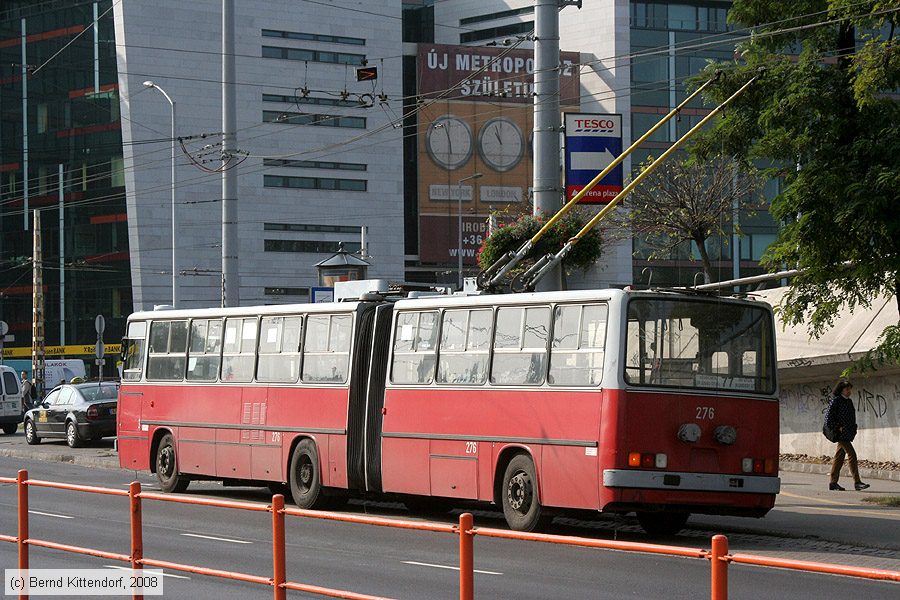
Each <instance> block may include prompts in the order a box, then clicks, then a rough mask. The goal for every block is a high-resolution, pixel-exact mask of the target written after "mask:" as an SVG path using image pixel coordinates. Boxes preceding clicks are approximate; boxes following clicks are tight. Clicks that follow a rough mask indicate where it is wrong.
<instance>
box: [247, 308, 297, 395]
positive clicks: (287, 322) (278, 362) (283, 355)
mask: <svg viewBox="0 0 900 600" xmlns="http://www.w3.org/2000/svg"><path fill="white" fill-rule="evenodd" d="M302 323H303V319H302V318H301V317H299V316H298V317H263V319H262V323H261V325H260V336H259V363H258V364H257V366H256V380H257V381H268V382H282V383H295V382H296V381H297V377H298V376H299V375H300V332H301V325H302Z"/></svg>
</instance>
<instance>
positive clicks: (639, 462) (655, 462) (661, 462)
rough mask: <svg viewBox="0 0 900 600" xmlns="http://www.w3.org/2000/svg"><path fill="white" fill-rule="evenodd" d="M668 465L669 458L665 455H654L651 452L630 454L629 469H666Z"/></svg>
mask: <svg viewBox="0 0 900 600" xmlns="http://www.w3.org/2000/svg"><path fill="white" fill-rule="evenodd" d="M668 464H669V457H668V456H667V455H665V454H653V453H651V452H644V453H641V452H630V453H629V454H628V466H629V467H641V468H644V469H652V468H657V469H665V468H666V467H667V466H668Z"/></svg>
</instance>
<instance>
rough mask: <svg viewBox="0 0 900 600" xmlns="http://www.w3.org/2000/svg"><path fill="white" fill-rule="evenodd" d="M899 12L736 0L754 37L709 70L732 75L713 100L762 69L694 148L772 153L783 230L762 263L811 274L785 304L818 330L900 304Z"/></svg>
mask: <svg viewBox="0 0 900 600" xmlns="http://www.w3.org/2000/svg"><path fill="white" fill-rule="evenodd" d="M898 18H900V7H898V5H897V2H896V0H894V1H891V2H889V1H875V0H872V1H868V2H860V1H859V0H799V1H797V2H781V1H778V0H736V1H735V2H734V4H733V7H732V10H731V12H730V13H729V21H730V22H731V23H732V24H733V25H734V26H735V27H738V28H743V27H748V28H751V30H752V32H753V35H752V36H751V38H750V40H749V41H747V42H745V43H743V44H742V45H741V46H740V47H739V48H738V56H740V57H741V58H740V60H739V61H738V62H737V64H727V65H724V64H719V65H712V66H711V67H710V68H711V69H712V68H716V67H718V68H727V69H728V72H729V74H730V75H729V77H728V78H727V80H726V81H725V83H724V84H723V85H720V86H719V87H717V88H715V89H713V91H712V92H711V93H710V94H709V99H710V100H712V101H715V102H721V101H722V100H723V99H724V98H725V97H727V95H728V94H730V93H731V92H733V90H734V89H736V88H737V87H738V86H739V85H740V84H741V83H742V82H744V81H746V80H747V79H748V78H749V77H751V76H752V75H753V74H756V73H758V72H760V71H759V70H760V68H764V71H763V72H762V75H761V77H760V79H759V81H758V82H756V83H755V84H754V85H753V86H751V88H750V90H748V92H747V93H746V94H744V95H743V96H741V97H740V98H739V99H738V100H737V101H736V102H735V103H734V104H733V106H732V107H731V108H729V109H728V111H727V116H726V118H723V119H720V120H719V121H718V122H717V123H716V125H715V126H714V127H713V128H712V129H711V130H710V131H708V132H707V133H706V134H705V135H704V136H702V137H701V138H700V140H699V141H698V143H697V144H695V146H694V152H695V153H696V154H697V155H698V156H704V155H710V154H716V153H726V154H729V155H735V156H738V157H740V158H742V159H747V160H772V161H773V163H771V164H773V166H772V168H770V169H769V170H768V174H769V175H770V176H773V177H780V178H781V179H782V181H783V184H784V185H783V187H782V192H781V194H780V195H778V196H777V197H776V198H775V199H774V200H773V202H772V207H771V211H772V214H773V216H774V217H775V218H777V219H778V220H780V221H781V222H782V227H781V229H780V231H779V235H778V238H777V240H776V241H775V243H773V244H772V245H771V246H770V247H769V249H768V251H767V252H766V254H765V255H764V257H763V262H764V264H765V265H766V266H767V267H768V268H769V269H770V270H772V271H775V270H779V269H781V268H784V267H785V266H787V267H788V268H797V269H801V270H802V275H800V276H797V277H795V278H793V279H792V280H791V287H790V290H789V291H788V293H787V294H786V295H785V297H784V300H783V302H782V304H781V306H780V307H779V310H780V314H781V316H782V318H783V319H784V320H785V322H787V323H790V324H796V323H802V322H804V321H806V322H808V324H809V328H810V332H811V333H812V334H814V335H820V334H821V333H822V332H823V331H824V330H825V329H826V328H828V327H831V326H833V325H834V319H835V317H836V316H837V315H838V314H839V311H840V309H841V307H842V306H843V305H845V304H846V305H847V306H848V307H849V308H850V310H853V309H855V308H856V307H857V306H862V307H868V306H870V302H871V300H872V299H874V298H875V297H876V296H878V295H880V294H887V295H888V296H891V295H893V296H894V297H895V298H896V299H897V300H898V306H900V279H898V277H900V210H898V190H900V102H898V96H897V95H896V94H894V93H891V92H892V91H895V90H896V89H897V87H898V86H900V48H898V44H897V39H896V35H895V29H896V26H897V21H898ZM706 76H707V75H705V74H704V75H702V76H700V77H698V81H699V80H700V79H703V78H705V77H706ZM898 321H900V318H898ZM895 333H896V332H895V331H894V330H892V329H890V328H889V329H888V330H886V331H885V332H884V333H883V335H882V337H881V339H880V346H879V347H878V348H876V349H875V350H874V351H873V353H872V354H871V355H870V357H869V358H870V359H871V361H870V366H874V364H876V363H877V362H879V360H886V361H889V362H896V358H897V357H898V356H900V336H898V335H896V334H895Z"/></svg>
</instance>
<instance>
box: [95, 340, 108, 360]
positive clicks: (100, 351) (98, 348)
mask: <svg viewBox="0 0 900 600" xmlns="http://www.w3.org/2000/svg"><path fill="white" fill-rule="evenodd" d="M105 351H106V348H105V347H104V346H103V340H97V344H96V345H95V346H94V356H96V357H97V358H103V355H104V354H105Z"/></svg>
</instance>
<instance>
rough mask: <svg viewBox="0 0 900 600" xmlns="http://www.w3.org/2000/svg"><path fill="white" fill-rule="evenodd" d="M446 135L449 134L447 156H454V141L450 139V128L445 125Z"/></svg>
mask: <svg viewBox="0 0 900 600" xmlns="http://www.w3.org/2000/svg"><path fill="white" fill-rule="evenodd" d="M444 133H446V134H447V156H448V157H449V156H450V155H451V154H453V140H451V139H450V128H449V127H447V126H446V124H445V125H444Z"/></svg>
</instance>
